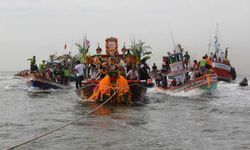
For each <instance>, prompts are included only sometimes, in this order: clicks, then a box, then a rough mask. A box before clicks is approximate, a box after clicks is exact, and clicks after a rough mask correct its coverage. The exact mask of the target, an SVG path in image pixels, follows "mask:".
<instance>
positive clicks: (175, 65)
mask: <svg viewBox="0 0 250 150" xmlns="http://www.w3.org/2000/svg"><path fill="white" fill-rule="evenodd" d="M163 62H164V65H163V73H164V74H166V75H167V78H168V82H169V84H168V85H170V83H172V82H173V81H174V80H175V82H176V83H177V84H179V83H180V82H181V84H182V83H184V81H185V73H186V71H185V69H184V65H183V55H182V53H173V54H169V55H168V56H164V57H163Z"/></svg>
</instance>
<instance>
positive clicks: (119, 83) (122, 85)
mask: <svg viewBox="0 0 250 150" xmlns="http://www.w3.org/2000/svg"><path fill="white" fill-rule="evenodd" d="M116 87H117V88H118V89H119V92H118V96H122V95H124V94H126V93H128V91H129V85H128V81H127V80H126V79H125V78H124V77H123V76H121V75H119V76H118V78H117V80H116Z"/></svg>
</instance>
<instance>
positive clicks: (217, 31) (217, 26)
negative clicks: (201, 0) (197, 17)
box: [215, 23, 219, 38]
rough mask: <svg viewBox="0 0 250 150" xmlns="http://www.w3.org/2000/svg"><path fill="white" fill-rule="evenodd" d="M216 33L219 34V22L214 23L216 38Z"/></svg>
mask: <svg viewBox="0 0 250 150" xmlns="http://www.w3.org/2000/svg"><path fill="white" fill-rule="evenodd" d="M218 35H219V24H218V23H216V30H215V36H216V38H218Z"/></svg>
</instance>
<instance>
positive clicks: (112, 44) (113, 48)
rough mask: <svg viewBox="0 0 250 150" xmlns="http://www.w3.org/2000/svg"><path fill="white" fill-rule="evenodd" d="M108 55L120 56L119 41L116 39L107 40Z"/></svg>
mask: <svg viewBox="0 0 250 150" xmlns="http://www.w3.org/2000/svg"><path fill="white" fill-rule="evenodd" d="M105 41H106V54H107V55H119V52H118V39H117V38H114V37H110V38H106V40H105Z"/></svg>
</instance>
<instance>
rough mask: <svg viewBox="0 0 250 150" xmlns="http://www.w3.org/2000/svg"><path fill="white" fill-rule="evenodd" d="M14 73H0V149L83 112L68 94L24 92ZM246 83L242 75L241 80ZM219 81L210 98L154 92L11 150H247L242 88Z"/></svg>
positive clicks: (247, 100) (248, 125) (249, 106)
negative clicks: (136, 102)
mask: <svg viewBox="0 0 250 150" xmlns="http://www.w3.org/2000/svg"><path fill="white" fill-rule="evenodd" d="M14 73H15V72H0V149H6V148H9V147H12V146H14V145H16V144H19V143H22V142H24V141H26V140H27V139H30V138H32V137H35V136H38V135H40V134H42V133H45V132H47V131H49V130H52V129H54V128H56V127H58V126H61V125H64V124H66V123H68V122H69V121H72V120H74V119H75V118H78V117H80V116H82V115H84V114H86V113H87V112H89V111H91V110H92V109H94V108H95V107H97V106H98V105H97V104H86V103H85V104H84V103H81V102H80V101H79V100H78V98H77V96H76V94H75V92H74V90H75V87H74V84H72V88H71V89H69V90H53V91H51V92H50V93H37V94H34V93H30V92H28V91H27V89H28V88H27V86H26V84H25V82H26V80H25V79H22V78H17V77H13V74H14ZM247 78H248V79H250V77H249V76H248V77H247ZM241 79H242V76H240V77H238V79H237V80H236V81H235V82H233V83H224V82H219V84H218V89H217V90H216V91H214V92H212V93H201V91H193V92H190V93H180V94H178V95H176V94H169V93H156V91H155V89H149V90H148V93H147V96H146V101H145V103H143V104H141V105H136V106H110V105H105V106H104V107H101V108H100V109H98V110H97V111H96V112H95V113H93V114H91V115H89V116H88V117H86V118H83V119H81V120H79V121H78V122H76V123H73V124H71V125H69V126H67V127H66V128H64V129H62V130H59V131H57V132H54V133H52V134H50V135H48V136H46V137H43V138H41V139H38V140H36V141H34V142H32V143H28V144H26V145H24V146H21V147H19V148H17V149H18V150H19V149H20V150H27V149H30V150H33V149H35V150H75V149H84V150H85V149H86V150H95V149H98V150H100V149H101V150H162V149H163V150H249V149H250V87H239V85H238V83H239V80H241Z"/></svg>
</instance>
